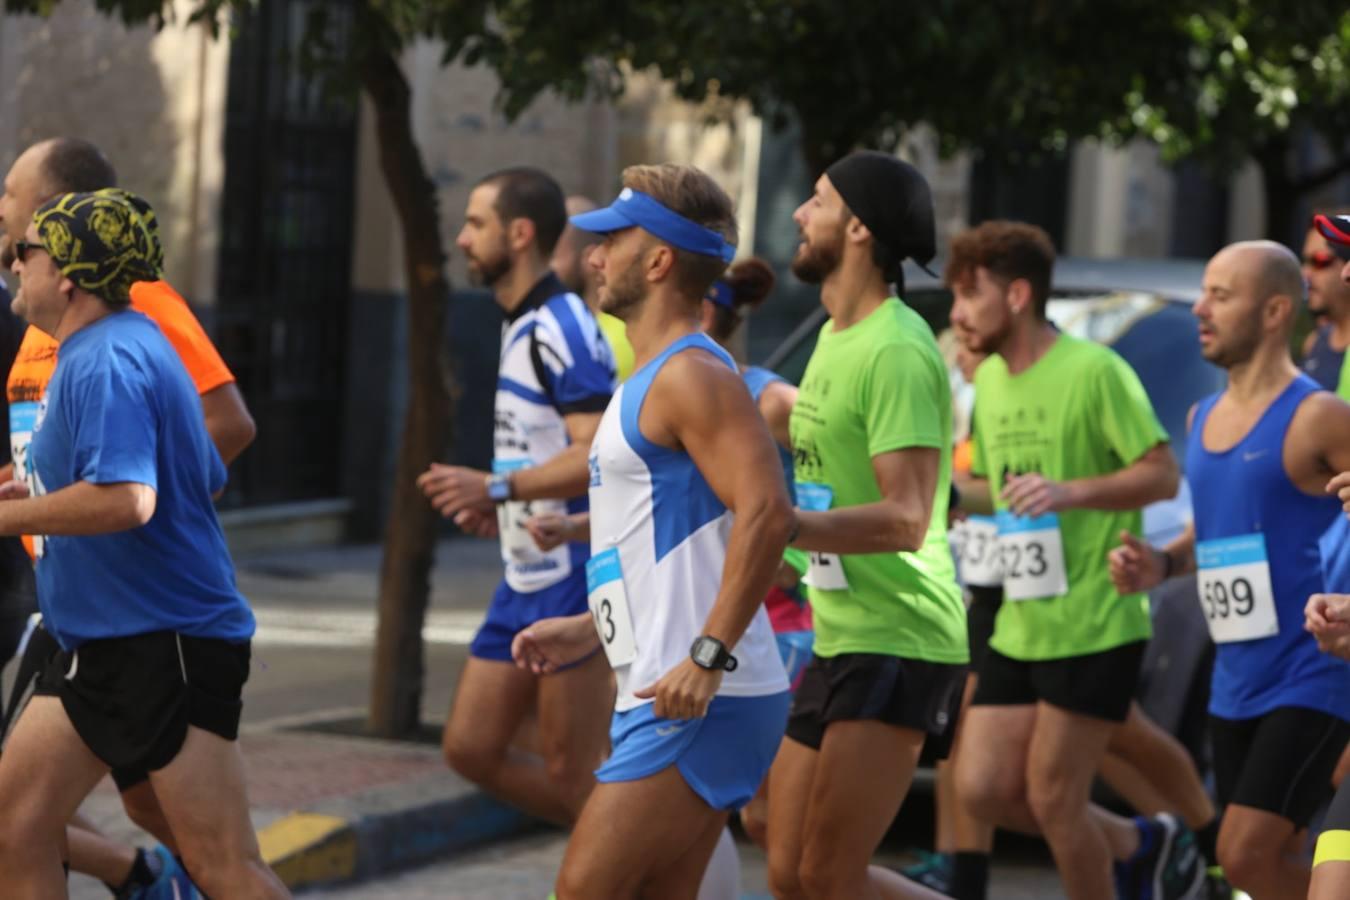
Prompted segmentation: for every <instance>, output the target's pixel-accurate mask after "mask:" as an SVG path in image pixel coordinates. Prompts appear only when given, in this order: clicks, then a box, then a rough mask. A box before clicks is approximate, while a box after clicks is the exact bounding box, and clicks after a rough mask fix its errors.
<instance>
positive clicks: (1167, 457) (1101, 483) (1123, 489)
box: [1003, 444, 1181, 516]
mask: <svg viewBox="0 0 1350 900" xmlns="http://www.w3.org/2000/svg"><path fill="white" fill-rule="evenodd" d="M1180 484H1181V469H1180V468H1179V467H1178V466H1177V460H1176V457H1175V456H1174V455H1173V454H1172V448H1171V447H1170V446H1169V445H1167V444H1158V445H1157V446H1156V447H1154V448H1153V449H1151V450H1149V451H1148V452H1146V453H1145V454H1144V455H1143V456H1141V457H1139V458H1138V459H1136V460H1135V461H1134V462H1133V463H1131V464H1130V465H1128V466H1126V467H1125V468H1123V469H1120V470H1118V471H1115V472H1112V473H1110V474H1109V475H1099V476H1097V477H1095V478H1075V479H1073V480H1071V481H1058V482H1057V481H1051V480H1050V479H1048V478H1046V477H1044V476H1042V475H1037V474H1032V475H1012V476H1009V478H1008V480H1007V483H1006V484H1005V485H1004V486H1003V499H1004V500H1006V501H1007V503H1008V506H1009V508H1010V509H1011V510H1012V511H1013V512H1014V513H1016V514H1017V515H1019V516H1039V515H1043V514H1044V513H1048V512H1058V511H1060V510H1065V509H1102V510H1132V509H1142V508H1143V507H1145V506H1147V505H1149V504H1150V503H1154V502H1156V501H1158V500H1168V499H1171V498H1172V497H1175V496H1176V495H1177V488H1178V487H1179V486H1180Z"/></svg>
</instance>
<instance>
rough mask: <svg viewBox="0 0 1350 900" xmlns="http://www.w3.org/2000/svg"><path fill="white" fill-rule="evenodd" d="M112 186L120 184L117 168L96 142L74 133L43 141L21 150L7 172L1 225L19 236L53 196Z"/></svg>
mask: <svg viewBox="0 0 1350 900" xmlns="http://www.w3.org/2000/svg"><path fill="white" fill-rule="evenodd" d="M109 187H117V172H116V170H114V169H113V167H112V164H111V163H109V162H108V158H107V157H106V156H104V155H103V152H102V151H101V150H99V149H98V148H97V147H95V146H94V145H93V144H91V143H89V142H88V141H86V140H83V139H81V138H72V137H57V138H50V139H48V140H45V141H39V142H38V143H36V144H33V145H32V146H31V147H29V148H28V149H27V150H24V151H23V152H22V153H20V154H19V158H18V159H16V160H14V165H12V166H10V169H9V173H8V174H7V175H6V176H5V193H4V198H3V199H0V225H3V226H4V229H5V232H6V233H7V234H8V235H9V236H10V238H11V239H12V240H17V239H18V238H22V237H23V233H24V231H25V230H26V229H27V228H28V223H29V221H30V220H31V219H32V218H33V213H34V212H35V211H36V210H37V208H38V207H39V206H41V205H42V204H43V203H46V202H47V201H48V200H50V199H51V198H53V197H57V196H60V195H61V194H72V193H93V192H94V191H98V190H102V189H103V188H109Z"/></svg>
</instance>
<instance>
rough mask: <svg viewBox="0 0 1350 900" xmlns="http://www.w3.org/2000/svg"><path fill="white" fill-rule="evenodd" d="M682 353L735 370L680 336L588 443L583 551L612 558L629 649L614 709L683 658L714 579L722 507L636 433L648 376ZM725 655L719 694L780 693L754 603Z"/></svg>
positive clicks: (722, 532)
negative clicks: (587, 524) (632, 652)
mask: <svg viewBox="0 0 1350 900" xmlns="http://www.w3.org/2000/svg"><path fill="white" fill-rule="evenodd" d="M691 349H697V350H699V351H703V352H707V353H711V354H713V355H714V356H716V357H717V358H718V359H720V360H723V361H724V362H725V363H726V364H727V366H728V367H730V368H731V369H733V370H735V368H736V366H735V363H734V362H733V361H732V359H731V357H730V355H728V354H727V352H726V351H725V350H723V349H722V348H721V347H719V346H718V345H717V344H716V343H714V342H713V341H712V340H711V339H710V338H708V337H706V336H705V335H702V334H694V335H688V336H686V337H683V338H680V339H679V340H677V341H675V342H674V343H672V344H671V345H670V346H669V347H667V348H666V349H665V350H664V351H662V353H661V354H660V355H659V356H657V357H656V359H654V360H652V361H651V362H650V363H648V364H647V365H645V366H643V367H642V368H641V369H639V370H638V371H637V372H635V373H633V375H632V376H631V377H630V378H629V379H628V381H626V382H624V383H623V384H622V385H620V386H619V390H618V392H617V393H616V394H615V395H614V399H613V400H612V401H611V402H610V404H609V407H608V408H607V409H606V410H605V414H604V417H603V418H602V419H601V421H600V427H599V430H597V431H596V434H595V441H594V443H592V444H591V456H590V464H591V488H590V506H591V551H592V554H594V555H599V554H602V553H605V552H607V551H609V550H611V549H614V550H616V551H617V553H618V558H619V561H620V563H621V566H622V570H623V582H624V589H625V593H626V594H627V598H628V608H629V615H630V618H631V620H632V625H633V637H634V641H635V643H636V645H637V652H636V656H635V657H634V658H633V660H632V662H630V663H628V664H627V665H623V666H618V667H616V669H615V675H616V677H617V679H618V698H617V700H616V702H615V704H614V705H615V709H616V710H618V711H619V712H623V711H625V710H629V709H633V708H634V707H637V706H641V705H642V704H643V703H646V702H650V701H647V700H640V699H638V698H637V697H634V696H633V691H636V690H641V689H642V688H645V687H648V686H649V685H652V684H655V683H656V682H657V681H659V680H660V679H661V678H662V676H664V675H665V674H666V673H667V672H669V671H670V670H671V669H673V668H675V666H677V665H679V664H680V663H681V662H683V661H684V660H685V659H688V658H689V647H690V645H691V644H693V642H694V639H695V638H697V637H698V636H699V635H700V634H702V633H703V627H704V624H705V623H706V622H707V619H708V615H709V613H711V612H712V608H713V603H714V602H715V601H716V600H717V593H718V590H719V588H720V587H721V583H722V567H723V565H724V564H725V562H726V554H727V539H728V537H729V536H730V534H731V522H732V514H731V512H730V510H728V509H727V508H726V506H724V505H723V504H722V501H721V500H719V499H718V498H717V495H716V494H714V493H713V491H712V489H711V488H710V487H709V486H708V483H707V482H706V481H705V480H704V478H703V475H702V474H701V473H700V472H699V470H698V468H697V467H696V466H695V465H694V461H693V459H691V458H690V456H689V454H687V453H685V452H683V451H679V450H672V449H669V448H667V447H661V446H658V445H656V444H653V443H652V442H651V441H648V440H647V439H646V438H645V437H643V435H642V432H641V431H640V429H639V427H638V415H639V413H641V411H642V403H643V401H644V400H645V399H646V396H647V391H648V389H649V388H650V387H651V384H652V380H653V379H654V378H655V377H656V374H657V372H659V371H660V370H661V367H662V366H664V365H665V363H666V361H667V360H669V359H670V358H671V357H672V356H674V355H675V354H676V353H679V352H681V351H684V350H691ZM731 652H732V654H733V655H734V656H735V657H736V660H737V664H738V665H737V668H736V670H735V671H734V672H727V673H726V674H725V675H724V676H723V679H722V685H721V687H720V688H719V690H718V692H717V693H718V694H719V695H722V696H729V697H759V696H764V695H766V694H777V693H779V692H781V691H786V690H787V689H788V681H787V675H786V673H785V672H784V670H783V663H782V660H781V658H780V657H779V654H778V647H777V644H776V643H775V640H774V636H773V630H772V629H771V628H770V626H769V617H768V615H767V614H766V613H765V612H764V608H763V607H762V606H761V607H760V608H759V610H758V611H756V613H755V617H754V619H753V620H752V621H751V623H750V627H749V628H747V629H746V631H745V634H744V635H742V637H741V640H740V642H739V643H737V644H736V646H735V647H734V648H732V651H731Z"/></svg>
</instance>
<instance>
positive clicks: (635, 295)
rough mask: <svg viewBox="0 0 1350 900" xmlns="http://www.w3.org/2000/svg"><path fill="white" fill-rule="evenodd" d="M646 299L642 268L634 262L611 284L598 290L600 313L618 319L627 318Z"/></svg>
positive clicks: (645, 285) (645, 284)
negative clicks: (626, 314)
mask: <svg viewBox="0 0 1350 900" xmlns="http://www.w3.org/2000/svg"><path fill="white" fill-rule="evenodd" d="M645 299H647V283H646V282H645V281H644V280H643V278H642V266H640V265H638V264H637V263H636V262H635V263H634V264H633V265H632V266H629V267H628V268H627V269H625V270H624V271H623V273H622V274H621V275H619V277H618V278H616V279H615V280H614V281H613V283H608V284H605V285H604V286H603V287H602V288H600V311H601V312H606V313H609V314H610V315H611V316H614V317H616V318H619V319H624V318H627V317H626V316H625V313H628V314H629V315H631V314H632V312H633V311H634V310H636V309H637V308H638V307H639V306H641V305H642V301H643V300H645Z"/></svg>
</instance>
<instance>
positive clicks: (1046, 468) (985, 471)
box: [974, 335, 1167, 660]
mask: <svg viewBox="0 0 1350 900" xmlns="http://www.w3.org/2000/svg"><path fill="white" fill-rule="evenodd" d="M975 396H977V397H979V402H978V403H977V404H976V405H975V417H976V434H977V435H978V438H977V439H976V441H975V461H974V474H976V475H977V476H980V477H987V478H988V479H989V489H990V492H991V493H992V494H993V496H994V507H995V508H996V509H999V510H1003V509H1006V508H1007V503H1006V502H1004V501H1003V500H1002V499H1000V498H999V494H1000V493H1001V492H1002V490H1003V482H1004V479H1005V478H1006V477H1007V475H1008V474H1010V473H1012V474H1022V475H1028V474H1032V473H1039V474H1041V475H1043V476H1045V477H1046V478H1048V479H1050V480H1052V481H1071V480H1074V479H1078V478H1093V477H1097V476H1101V475H1107V474H1110V473H1112V472H1116V471H1119V470H1120V469H1123V468H1125V467H1127V466H1129V465H1130V464H1132V463H1134V462H1135V461H1136V460H1138V459H1139V458H1140V457H1141V456H1143V455H1144V454H1145V453H1147V452H1148V451H1149V450H1151V449H1153V448H1154V447H1156V446H1157V445H1158V444H1161V443H1165V442H1166V441H1167V432H1166V431H1165V430H1163V427H1162V425H1161V424H1159V422H1158V417H1157V416H1156V415H1155V414H1154V412H1153V407H1152V405H1151V404H1150V403H1149V400H1148V395H1147V394H1145V393H1144V386H1143V385H1142V384H1140V382H1139V376H1138V375H1136V374H1135V372H1134V370H1133V369H1131V368H1130V366H1129V364H1127V363H1126V362H1125V361H1124V360H1123V359H1121V358H1120V357H1119V356H1117V355H1116V353H1115V351H1113V350H1110V349H1109V348H1106V347H1103V346H1101V345H1100V344H1095V343H1093V342H1092V341H1086V340H1079V339H1078V338H1074V337H1070V336H1068V335H1060V337H1059V338H1058V339H1057V340H1056V341H1055V343H1054V344H1053V345H1052V346H1051V347H1050V349H1049V350H1048V351H1046V354H1045V355H1044V356H1043V357H1041V358H1040V359H1039V360H1037V361H1036V363H1035V364H1034V365H1033V366H1032V367H1031V368H1029V369H1027V370H1026V371H1025V372H1022V373H1020V374H1018V375H1010V374H1009V373H1008V366H1007V364H1006V363H1005V362H1004V361H1003V358H1002V357H1001V356H998V355H994V356H990V357H989V358H988V359H987V360H985V361H984V362H983V363H982V364H981V365H980V368H979V370H978V371H976V373H975ZM1059 520H1060V538H1061V540H1062V542H1063V546H1064V568H1065V572H1066V574H1067V580H1068V585H1069V590H1068V593H1067V594H1063V595H1061V596H1058V597H1048V598H1043V599H1032V600H1020V601H1011V600H1004V602H1003V606H1002V607H1001V608H1000V609H999V613H998V619H997V620H996V621H995V626H994V636H993V638H992V639H991V640H990V641H989V644H990V646H992V647H993V648H994V649H995V650H997V651H998V652H999V653H1002V654H1003V655H1004V656H1008V657H1011V658H1013V659H1020V660H1042V659H1062V658H1064V657H1067V656H1081V655H1083V654H1088V653H1100V652H1102V651H1105V650H1109V649H1111V648H1113V647H1120V646H1122V645H1124V644H1129V643H1132V642H1134V641H1142V640H1147V639H1148V637H1149V634H1150V632H1151V628H1150V623H1149V612H1148V597H1147V596H1145V595H1144V594H1129V595H1126V596H1121V595H1120V594H1117V593H1116V589H1115V587H1113V586H1112V584H1111V575H1110V571H1109V569H1108V567H1107V561H1106V555H1107V553H1108V552H1110V550H1111V549H1112V548H1113V547H1116V546H1117V545H1118V544H1119V543H1120V540H1119V535H1120V532H1122V531H1129V532H1131V533H1133V534H1139V533H1140V532H1141V531H1142V527H1143V514H1142V513H1141V512H1139V511H1138V510H1134V511H1130V512H1110V511H1105V510H1095V509H1072V510H1065V511H1063V512H1060V513H1059Z"/></svg>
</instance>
